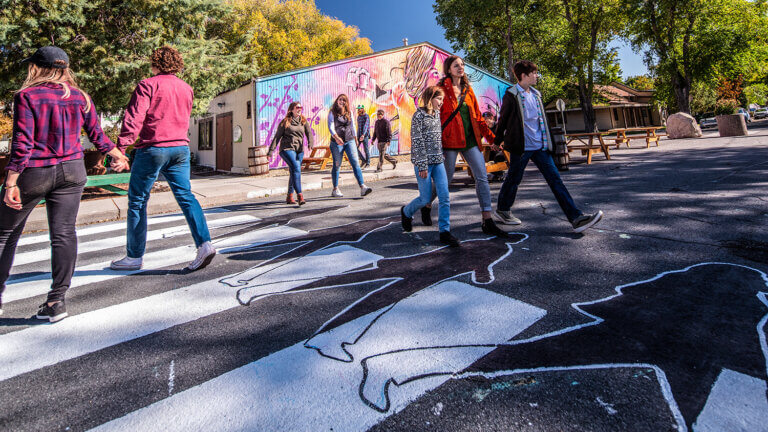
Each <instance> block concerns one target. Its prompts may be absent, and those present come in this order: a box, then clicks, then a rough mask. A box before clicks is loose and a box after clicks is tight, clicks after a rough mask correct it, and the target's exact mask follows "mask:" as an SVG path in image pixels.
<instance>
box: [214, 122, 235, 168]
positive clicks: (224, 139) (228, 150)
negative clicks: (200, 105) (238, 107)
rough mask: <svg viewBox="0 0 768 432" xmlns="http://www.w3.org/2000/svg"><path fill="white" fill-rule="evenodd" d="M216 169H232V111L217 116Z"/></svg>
mask: <svg viewBox="0 0 768 432" xmlns="http://www.w3.org/2000/svg"><path fill="white" fill-rule="evenodd" d="M216 170H217V171H232V113H231V112H228V113H225V114H220V115H217V116H216Z"/></svg>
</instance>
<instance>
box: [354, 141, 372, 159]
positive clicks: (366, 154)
mask: <svg viewBox="0 0 768 432" xmlns="http://www.w3.org/2000/svg"><path fill="white" fill-rule="evenodd" d="M360 147H362V148H363V151H360V149H359V148H358V150H357V156H358V157H360V160H362V161H363V162H364V163H367V164H370V163H371V149H370V146H369V145H368V138H364V139H363V140H362V142H361V143H360Z"/></svg>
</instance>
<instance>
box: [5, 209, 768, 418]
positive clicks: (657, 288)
mask: <svg viewBox="0 0 768 432" xmlns="http://www.w3.org/2000/svg"><path fill="white" fill-rule="evenodd" d="M334 210H338V208H337V207H336V208H327V209H316V210H309V211H306V212H304V213H299V214H296V215H295V216H294V218H293V219H294V220H296V218H297V217H307V216H313V217H318V216H320V217H326V218H327V220H328V221H329V223H327V225H328V227H326V228H319V229H307V228H304V229H302V228H297V227H296V224H295V223H294V222H293V221H292V220H291V217H286V216H275V217H261V218H255V217H251V216H248V217H244V216H242V215H238V216H236V217H234V218H233V216H228V215H223V216H222V217H221V219H220V221H219V222H215V223H213V224H212V226H214V227H218V228H226V229H228V230H229V231H228V232H226V233H224V232H222V233H221V234H218V235H215V238H214V242H215V243H216V244H217V245H218V247H219V250H220V251H222V253H223V254H224V255H226V257H225V258H223V259H224V260H226V265H222V270H223V271H225V270H230V271H229V273H222V274H219V275H214V274H212V275H211V276H212V277H211V278H210V279H208V280H205V281H201V282H196V283H194V284H191V285H185V286H179V287H175V288H173V289H166V290H159V292H156V293H154V294H152V295H148V296H143V297H138V298H132V299H129V300H128V301H124V302H116V303H114V304H109V305H106V306H105V307H99V308H95V309H93V310H88V311H83V312H81V313H76V314H73V316H72V317H71V318H68V319H67V320H64V321H62V322H61V323H59V324H57V325H55V326H48V325H44V326H29V327H25V328H21V329H19V330H18V331H11V332H4V333H2V334H0V346H2V348H3V349H2V350H0V364H2V365H4V367H3V368H2V369H1V370H0V390H4V391H7V389H12V388H19V385H20V384H21V383H24V384H25V385H30V386H33V385H34V383H36V382H37V380H43V382H44V380H45V379H46V377H48V376H50V375H51V374H57V375H61V376H66V373H67V371H72V370H83V369H87V370H90V371H93V373H94V374H95V373H96V371H98V370H100V369H103V368H109V369H110V370H112V371H113V372H111V373H116V374H118V377H124V380H125V384H124V386H125V387H124V388H122V390H117V389H115V388H113V387H111V386H110V385H108V384H105V383H104V382H103V380H101V381H100V380H99V379H98V378H93V379H91V377H87V378H82V377H81V378H80V379H81V387H80V388H79V390H78V391H80V392H84V394H101V395H103V396H102V399H101V401H100V405H99V407H98V409H99V410H100V412H103V411H104V410H105V409H109V412H111V413H113V414H111V416H110V417H109V418H106V419H103V420H88V419H85V420H83V421H82V423H80V425H81V427H79V428H78V427H75V428H74V429H88V428H93V430H99V431H106V430H121V431H122V430H184V431H188V430H222V431H224V430H331V429H332V430H334V431H340V430H367V429H368V428H371V427H374V426H375V425H377V424H378V423H380V422H382V421H384V420H386V419H388V418H390V417H391V416H394V415H397V414H398V413H400V412H404V410H406V409H407V408H408V407H409V405H411V404H412V403H414V402H415V401H417V400H419V399H420V398H423V397H425V396H426V395H430V394H439V392H440V389H441V388H442V386H444V385H445V384H447V383H449V382H452V381H461V380H471V379H473V378H482V379H489V380H491V379H496V378H499V377H504V376H516V375H521V374H546V373H550V372H557V371H571V372H572V373H574V374H578V373H579V372H580V371H610V370H617V369H624V368H630V369H631V368H635V369H639V368H644V369H647V370H649V371H651V372H649V375H650V376H652V377H653V379H654V380H655V382H656V383H657V385H658V392H659V394H661V395H662V397H663V400H664V401H665V402H666V405H667V409H668V410H669V417H670V419H672V421H673V428H674V429H677V430H681V431H684V430H698V431H715V430H749V431H760V430H766V426H767V425H768V418H767V417H766V416H767V415H768V414H767V413H768V399H767V398H766V381H768V373H767V371H768V361H767V359H768V343H767V342H766V335H765V330H766V322H767V321H768V297H767V296H768V277H767V276H766V274H765V273H764V272H762V271H761V270H758V269H755V268H752V267H747V266H743V265H737V264H730V263H716V262H713V263H701V264H697V265H693V266H689V267H685V268H681V269H670V270H668V271H665V272H663V273H660V274H658V275H656V276H654V277H651V278H649V279H646V280H642V281H636V282H629V283H627V284H624V285H621V286H618V287H616V289H615V294H614V295H612V296H609V297H606V298H600V299H597V300H593V299H590V300H588V301H584V302H579V303H574V304H573V305H572V307H573V308H574V309H575V310H576V311H578V312H579V313H580V314H582V315H583V316H584V317H585V318H586V319H585V322H584V323H582V324H579V325H574V326H571V327H566V328H562V329H560V330H557V331H553V332H550V333H545V334H537V335H534V336H531V335H530V334H528V333H526V334H527V336H525V338H524V339H521V338H520V335H521V334H523V333H524V332H526V331H528V330H530V329H532V328H533V326H534V324H536V323H537V322H539V321H540V320H542V319H543V318H544V317H545V316H547V315H548V313H549V312H548V311H547V310H546V308H545V307H542V305H534V304H531V302H530V301H522V300H520V299H515V298H511V297H508V296H506V295H503V294H501V293H499V289H498V287H499V283H500V280H503V277H502V276H503V275H501V274H500V273H499V271H500V270H499V268H500V267H504V268H505V271H509V270H508V269H509V268H510V266H509V265H508V264H509V263H511V262H514V259H515V256H516V253H518V249H519V248H521V247H523V246H524V245H525V244H526V242H530V241H531V240H530V239H529V238H528V236H527V235H526V234H522V233H519V234H517V233H512V234H511V235H510V238H509V239H496V238H484V237H481V238H469V239H467V240H465V241H464V242H463V243H462V247H461V248H458V249H451V248H443V247H437V246H431V247H427V248H423V249H422V250H420V251H416V252H408V253H402V252H403V251H406V250H407V248H404V247H403V246H404V245H403V244H402V243H401V242H407V241H408V238H407V237H406V236H400V235H399V229H398V226H397V224H396V221H395V220H394V219H391V218H384V219H368V220H360V221H355V222H354V223H346V224H340V225H334V224H333V218H332V217H329V216H328V215H329V214H331V215H332V212H333V211H334ZM166 222H167V223H166V225H168V223H173V221H172V220H168V221H166ZM233 224H236V225H235V226H233ZM218 228H216V229H218ZM158 231H159V232H161V233H164V234H167V235H170V236H171V237H172V236H174V235H175V234H174V233H176V232H177V231H178V228H176V227H175V226H163V227H162V228H158ZM97 234H98V233H94V235H97ZM153 238H158V239H161V238H163V236H162V235H160V234H156V235H155V237H153ZM91 241H94V242H97V241H102V240H98V239H93V240H91ZM399 242H400V243H399ZM86 243H87V242H86ZM157 254H158V255H157V256H158V257H161V258H162V257H164V258H162V259H166V260H172V259H178V258H171V257H170V254H169V253H168V250H165V251H158V252H157ZM27 256H30V257H32V256H33V255H32V254H30V255H27ZM30 259H31V258H30ZM251 261H258V263H257V265H250V264H249V262H251ZM175 264H176V263H175V262H173V263H172V262H171V261H159V263H158V264H157V265H153V266H150V270H149V273H147V272H146V271H144V273H145V276H142V272H135V273H133V274H131V273H117V272H110V271H108V270H104V269H103V267H104V264H103V263H100V262H93V263H87V264H84V265H83V266H82V267H81V268H79V269H78V272H79V274H78V277H79V278H81V279H77V283H78V284H82V285H83V286H85V285H86V284H87V287H98V286H99V284H108V283H111V282H112V281H115V280H122V279H123V278H140V277H151V276H146V274H149V275H151V274H152V273H151V272H152V271H157V269H158V268H161V267H168V266H173V265H175ZM502 264H503V265H502ZM99 266H101V267H99ZM512 268H513V267H512ZM47 283H49V282H48V281H47V280H46V275H45V274H34V275H29V276H24V275H22V276H21V277H17V278H16V279H14V280H13V281H12V283H11V284H9V286H8V294H11V293H13V292H14V291H17V292H18V293H21V294H18V293H17V294H15V295H16V297H15V298H13V299H12V300H6V299H4V300H5V301H6V304H8V303H11V304H12V303H13V302H23V301H31V300H30V299H32V298H34V296H39V295H40V292H44V290H43V291H40V290H41V289H42V288H41V287H42V286H44V285H45V284H47ZM24 284H27V285H24ZM14 285H16V286H14ZM22 287H23V288H22ZM87 287H86V288H87ZM84 289H85V288H84ZM292 299H303V300H302V302H312V301H313V300H316V301H318V302H320V301H321V300H322V301H324V303H318V306H317V307H316V308H315V309H314V312H313V313H314V314H317V316H318V317H317V318H313V316H311V315H306V312H302V313H303V314H305V315H303V316H302V315H301V314H300V316H296V315H292V313H293V311H292V310H291V308H292V307H295V308H301V307H302V306H303V305H302V304H300V303H296V304H295V305H294V306H290V305H292V304H293V303H291V302H292V301H293V300H292ZM275 304H280V305H282V308H283V309H281V310H271V314H272V315H274V316H273V317H271V318H270V317H267V316H259V314H253V313H251V311H260V312H259V313H260V314H265V313H267V312H266V311H270V309H269V308H271V307H273V306H272V305H275ZM286 305H288V306H286ZM310 310H311V308H310ZM281 314H283V315H284V318H283V319H282V320H281V319H280V316H281ZM275 316H276V317H277V318H274V317H275ZM321 317H324V318H321ZM3 318H6V317H5V316H4V317H3ZM267 319H272V320H274V324H270V325H271V327H269V328H268V330H264V331H262V330H256V328H257V327H258V325H259V324H263V323H264V321H266V320H267ZM313 319H314V321H313ZM271 322H272V321H270V323H271ZM214 324H215V326H216V328H219V329H220V332H221V335H222V336H221V338H226V337H231V338H236V337H237V338H242V343H239V344H234V345H232V348H231V349H233V350H235V351H236V352H237V353H241V354H237V355H236V354H233V353H232V352H230V350H229V348H228V349H227V350H226V351H224V350H220V349H218V348H216V346H213V347H211V348H207V347H199V346H193V347H186V346H184V345H185V344H184V343H182V342H180V341H183V340H194V335H196V334H197V332H199V329H203V328H205V329H209V328H211V327H212V326H214ZM298 325H304V327H303V328H306V329H308V331H305V330H302V331H300V332H298V333H299V334H303V336H301V337H298V338H297V337H295V336H293V334H291V333H285V334H283V333H281V328H288V327H290V326H298ZM196 329H197V330H196ZM190 338H191V339H190ZM273 339H274V340H278V341H279V342H272V340H273ZM174 343H175V344H178V345H179V346H178V348H175V347H174V348H168V351H169V353H168V354H167V355H166V354H163V353H157V352H156V351H157V349H156V348H155V349H153V348H152V347H169V345H173V344H174ZM187 344H189V343H187ZM260 345H264V347H261V346H260ZM41 347H42V348H44V349H45V350H46V352H47V353H49V355H45V356H41V355H39V353H40V349H41ZM259 349H263V353H261V354H259V353H258V352H256V353H254V351H258V350H259ZM179 350H182V351H179ZM183 350H189V352H190V353H191V352H192V351H200V355H201V356H207V357H206V358H208V360H206V361H207V362H208V363H205V362H204V363H203V364H207V365H208V366H206V367H207V368H208V369H210V371H204V372H195V373H197V375H195V373H192V372H190V371H189V370H188V369H186V368H189V367H190V366H188V365H187V363H185V358H184V357H180V356H179V352H184V351H183ZM161 351H162V350H161ZM141 353H151V357H152V358H144V357H141V355H142V354H141ZM207 353H210V354H207ZM217 354H218V355H219V356H220V357H219V358H217V357H216V355H217ZM144 355H146V354H144ZM190 356H193V355H192V354H190ZM230 357H231V358H233V359H234V360H229V358H230ZM142 362H148V365H147V366H149V365H151V366H152V367H153V368H154V369H153V370H154V372H153V373H154V376H150V375H147V374H146V372H145V371H146V370H147V366H144V365H142ZM105 365H106V366H105ZM162 365H165V366H162ZM195 367H196V368H198V369H199V366H195ZM115 370H117V372H114V371H115ZM75 375H77V374H75ZM193 375H194V376H195V377H196V378H194V379H192V378H190V377H191V376H193ZM73 379H75V378H73ZM163 380H165V381H167V382H165V381H163ZM131 381H135V383H132V382H131ZM156 382H159V383H161V384H162V385H160V386H157V385H156ZM142 383H144V384H142ZM146 383H149V384H146ZM4 386H7V387H4ZM153 386H154V387H153ZM33 388H34V387H33ZM150 389H155V390H153V391H150ZM63 391H64V392H66V391H75V390H68V389H64V390H63ZM116 391H117V392H121V393H122V394H119V395H115V396H107V395H112V394H113V393H114V392H116ZM436 392H437V393H436ZM61 397H65V398H67V397H68V396H67V394H66V393H64V394H62V395H61ZM598 400H599V401H600V402H602V403H603V404H605V407H606V410H607V411H608V412H610V410H612V409H613V408H612V407H611V405H610V404H608V403H606V402H603V401H602V399H599V398H598ZM4 403H5V404H6V405H5V406H6V407H7V409H8V411H6V412H12V410H13V407H14V406H15V405H13V404H12V403H10V402H4ZM1 406H2V405H0V407H1ZM19 409H23V406H22V408H19ZM0 411H1V410H0ZM16 412H17V414H16V415H18V411H16ZM65 415H66V414H65ZM81 416H82V415H81ZM101 418H103V417H101ZM11 420H12V416H11V415H7V414H0V426H2V425H3V424H9V423H8V422H9V421H11ZM542 420H543V421H544V422H546V419H542ZM51 421H54V420H50V419H42V420H40V422H41V423H40V424H39V425H37V426H40V427H30V429H41V428H43V429H51V428H53V426H58V424H56V425H54V424H52V423H50V422H51ZM46 422H48V423H46ZM68 424H69V423H68ZM62 425H63V423H62ZM43 426H45V427H43ZM84 426H87V427H84Z"/></svg>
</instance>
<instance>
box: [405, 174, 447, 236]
mask: <svg viewBox="0 0 768 432" xmlns="http://www.w3.org/2000/svg"><path fill="white" fill-rule="evenodd" d="M413 169H414V171H416V182H417V183H418V185H419V196H418V197H416V198H414V199H413V201H411V202H410V203H408V205H407V206H405V208H404V209H403V213H405V215H406V216H407V217H413V215H414V213H416V212H417V211H418V210H419V209H421V208H422V207H424V206H425V205H427V204H429V203H430V201H431V199H432V188H433V186H432V185H433V184H434V189H435V193H436V194H437V199H438V200H440V202H439V207H438V211H439V216H438V222H437V225H438V228H439V229H440V232H445V231H450V230H451V223H450V216H451V201H450V194H449V193H448V177H447V176H446V174H445V165H443V164H430V165H428V166H427V178H421V176H419V168H418V167H416V166H414V167H413Z"/></svg>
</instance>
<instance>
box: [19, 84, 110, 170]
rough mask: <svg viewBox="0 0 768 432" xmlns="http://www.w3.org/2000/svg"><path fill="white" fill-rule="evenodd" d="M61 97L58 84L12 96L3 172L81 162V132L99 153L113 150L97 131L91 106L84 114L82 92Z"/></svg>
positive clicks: (73, 92) (30, 89) (97, 121)
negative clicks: (7, 156) (8, 146)
mask: <svg viewBox="0 0 768 432" xmlns="http://www.w3.org/2000/svg"><path fill="white" fill-rule="evenodd" d="M63 96H64V89H63V88H62V87H61V85H59V84H49V83H47V84H42V85H39V86H36V87H30V88H27V89H24V90H22V91H20V92H18V93H16V96H15V97H14V113H13V137H12V138H11V154H10V160H9V161H8V165H7V166H6V167H5V169H6V170H13V171H15V172H18V173H21V172H23V171H24V169H25V168H37V167H44V166H51V165H56V164H58V163H60V162H63V161H68V160H74V159H82V158H83V147H82V145H81V144H80V133H81V130H82V129H85V131H86V133H87V134H88V139H90V140H91V142H92V143H93V145H94V146H96V148H97V149H98V150H99V151H100V152H102V153H107V152H108V151H110V150H112V149H113V148H115V144H114V143H113V142H112V141H111V140H110V139H109V138H107V136H106V135H105V134H104V131H103V130H102V129H101V125H100V124H99V116H98V115H97V114H96V107H95V106H94V105H93V103H91V110H90V111H88V112H85V106H86V99H85V95H84V94H83V93H81V92H80V91H78V90H76V89H71V94H70V96H69V98H67V99H63Z"/></svg>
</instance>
